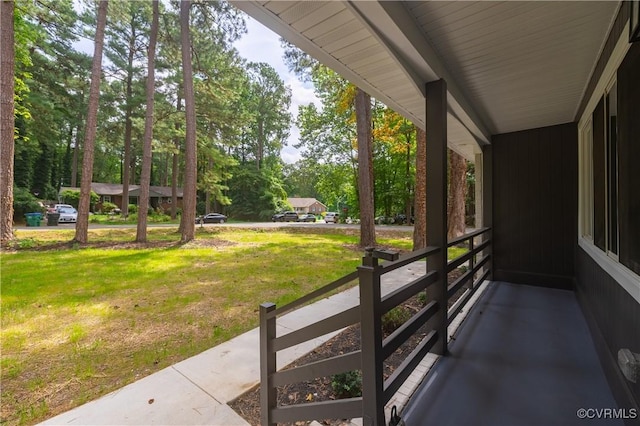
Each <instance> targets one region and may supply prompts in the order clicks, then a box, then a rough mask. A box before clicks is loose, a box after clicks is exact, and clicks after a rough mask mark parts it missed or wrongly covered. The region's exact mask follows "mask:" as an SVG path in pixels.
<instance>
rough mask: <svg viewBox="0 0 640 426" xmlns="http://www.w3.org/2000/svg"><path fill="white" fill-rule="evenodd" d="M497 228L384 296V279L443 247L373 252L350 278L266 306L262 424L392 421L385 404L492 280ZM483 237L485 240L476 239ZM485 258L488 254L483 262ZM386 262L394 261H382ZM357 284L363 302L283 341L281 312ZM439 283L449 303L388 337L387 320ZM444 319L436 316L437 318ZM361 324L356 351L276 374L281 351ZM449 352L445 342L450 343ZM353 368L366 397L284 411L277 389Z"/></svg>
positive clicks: (436, 304) (430, 308)
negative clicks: (405, 347) (387, 367)
mask: <svg viewBox="0 0 640 426" xmlns="http://www.w3.org/2000/svg"><path fill="white" fill-rule="evenodd" d="M489 234H490V229H489V228H484V229H480V230H478V231H475V232H472V233H470V234H467V235H464V236H462V237H460V238H457V239H455V240H453V241H450V242H449V243H448V246H449V247H451V246H454V245H461V244H463V243H464V244H466V245H467V247H468V250H467V252H465V253H464V254H463V255H461V256H459V257H458V258H455V259H453V260H451V261H450V262H449V263H448V265H447V268H446V270H445V271H440V270H437V269H436V270H428V272H426V273H425V275H423V276H421V277H419V278H417V279H416V280H414V281H412V282H410V283H407V284H405V285H403V286H402V287H400V288H398V289H396V290H394V291H393V292H391V293H389V294H387V295H385V296H384V297H383V296H382V295H381V277H382V276H383V275H384V274H387V273H389V272H392V271H395V270H397V269H398V268H401V267H403V266H406V265H408V264H411V263H413V262H416V261H419V260H422V259H427V264H428V258H429V257H430V256H432V255H434V254H436V253H439V252H440V250H441V248H439V247H427V248H425V249H422V250H417V251H415V252H412V253H409V254H407V255H404V256H402V257H400V256H398V254H397V253H395V252H391V251H384V250H375V249H368V250H367V251H366V252H365V256H364V257H363V259H362V266H359V267H358V270H357V271H354V272H352V273H351V274H348V275H346V276H344V277H342V278H340V279H339V280H336V281H334V282H332V283H330V284H328V285H326V286H324V287H322V288H320V289H318V290H316V291H314V292H312V293H310V294H308V295H306V296H304V297H302V298H300V299H298V300H296V301H294V302H292V303H290V304H288V305H285V306H283V307H281V308H276V306H275V305H274V304H273V303H264V304H262V305H261V306H260V376H261V377H260V380H261V387H260V403H261V423H262V424H263V425H273V424H275V423H278V422H294V421H298V420H314V419H325V418H353V417H363V418H364V419H365V424H373V425H379V426H382V425H384V424H385V415H384V406H385V404H386V403H387V402H388V401H389V400H390V399H391V397H392V396H393V395H394V394H395V392H396V391H397V390H398V389H399V388H400V386H401V385H402V384H403V383H404V382H405V380H406V379H407V377H409V375H410V374H411V373H412V372H413V370H414V369H415V367H416V366H417V365H418V364H419V363H420V361H421V360H422V359H423V358H424V356H425V355H426V353H427V352H429V350H430V349H431V348H432V347H433V346H434V345H435V343H436V342H437V341H438V339H439V338H443V336H439V335H438V331H437V330H438V329H440V330H441V329H442V326H443V324H442V323H440V321H444V323H445V324H449V323H450V322H451V320H452V319H453V318H454V317H455V316H456V315H457V314H459V313H460V311H461V309H462V307H463V306H464V304H465V303H466V302H467V301H469V299H470V298H471V296H472V295H473V293H474V292H475V291H476V290H477V288H478V287H479V286H480V284H481V283H482V281H483V280H484V279H486V278H487V277H489V276H490V265H491V241H490V238H489ZM477 239H480V240H481V241H478V242H476V240H477ZM480 256H481V257H480ZM379 260H387V261H388V262H386V263H384V264H379V263H378V262H379ZM463 265H465V266H466V267H467V270H466V272H465V273H464V274H463V275H461V276H460V277H459V278H458V279H457V280H456V281H455V282H453V283H452V284H451V285H448V286H447V284H446V283H447V279H446V276H447V274H448V273H449V272H450V271H452V270H454V269H456V268H458V267H460V266H463ZM356 279H357V280H358V284H359V291H360V305H359V306H355V307H353V308H350V309H347V310H345V311H342V312H340V313H338V314H335V315H332V316H330V317H328V318H325V319H322V320H320V321H318V322H316V323H313V324H311V325H308V326H305V327H302V328H300V329H298V330H295V331H292V332H290V333H288V334H285V335H283V336H280V337H277V336H276V320H277V317H278V316H280V315H284V314H286V313H287V312H290V311H291V310H293V309H295V308H297V307H299V306H301V305H303V304H305V303H307V302H309V301H311V300H314V299H317V298H318V297H321V296H323V295H325V294H327V293H329V292H331V291H334V290H336V289H338V288H340V287H342V286H345V285H347V284H349V283H351V282H353V281H355V280H356ZM434 285H442V286H447V287H446V288H447V290H446V291H443V292H439V294H443V295H444V298H442V297H441V298H440V300H431V301H429V302H428V303H427V304H426V305H425V306H424V307H423V308H422V309H421V310H420V311H419V312H417V313H416V314H415V315H413V316H412V317H411V318H410V319H409V320H408V321H407V322H405V323H404V324H403V325H401V326H400V327H399V328H398V329H396V330H395V331H394V332H393V333H391V334H390V335H389V336H387V337H386V338H384V339H383V335H382V316H383V315H384V314H385V313H387V312H389V311H390V310H391V309H393V308H394V307H396V306H398V305H400V304H402V303H404V302H405V301H406V300H407V299H409V298H411V297H413V296H415V295H416V294H418V293H420V292H423V291H427V290H428V289H429V287H431V286H434ZM461 288H466V290H465V292H464V294H462V296H461V297H460V299H458V301H457V302H456V303H455V304H454V305H453V306H452V307H451V308H450V309H449V310H448V312H447V308H446V307H447V302H448V299H449V298H450V297H451V296H452V295H454V294H455V293H457V292H458V290H460V289H461ZM438 313H439V314H440V315H436V314H438ZM358 322H359V323H360V326H361V328H360V330H361V347H360V348H356V349H355V350H354V351H352V352H350V353H346V354H343V355H339V356H334V357H331V358H327V359H323V360H321V361H316V362H313V363H310V364H306V365H303V366H299V367H295V368H291V369H288V370H283V371H276V354H277V352H278V351H281V350H283V349H286V348H290V347H292V346H295V345H297V344H299V343H302V342H306V341H308V340H312V339H316V338H318V337H320V336H323V335H325V334H327V333H330V332H334V331H337V330H341V329H342V328H344V327H348V326H350V325H353V324H356V323H358ZM425 325H426V327H427V331H426V334H425V336H424V338H422V340H421V341H420V343H419V344H418V345H417V346H416V347H415V349H413V351H412V352H411V353H410V354H409V355H408V356H407V357H406V358H405V359H404V361H403V362H402V363H401V364H400V365H399V366H398V367H397V368H396V369H395V371H394V372H393V373H392V374H391V376H390V377H388V378H387V379H386V380H384V376H383V366H384V361H385V360H386V359H387V358H388V357H389V356H390V355H391V354H393V353H394V352H395V351H396V350H397V349H398V348H399V347H400V346H401V345H402V344H404V343H405V342H406V341H407V340H408V339H409V338H411V337H412V336H413V335H414V334H415V333H416V332H417V331H418V330H422V332H424V326H425ZM445 347H446V343H445ZM353 370H360V371H361V372H362V396H361V397H355V398H347V399H339V400H333V401H323V402H309V403H305V404H296V405H287V406H278V405H277V387H278V386H283V385H287V384H291V383H298V382H301V381H305V380H312V379H315V378H318V377H326V376H331V375H334V374H338V373H344V372H348V371H353Z"/></svg>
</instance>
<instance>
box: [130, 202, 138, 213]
mask: <svg viewBox="0 0 640 426" xmlns="http://www.w3.org/2000/svg"><path fill="white" fill-rule="evenodd" d="M132 213H138V206H136V205H135V204H129V214H132Z"/></svg>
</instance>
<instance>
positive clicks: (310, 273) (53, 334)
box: [0, 226, 411, 424]
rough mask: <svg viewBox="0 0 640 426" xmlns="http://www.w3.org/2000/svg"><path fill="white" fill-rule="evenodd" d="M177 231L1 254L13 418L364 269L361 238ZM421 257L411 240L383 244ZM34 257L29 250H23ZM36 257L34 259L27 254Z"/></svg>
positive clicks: (93, 236)
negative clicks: (186, 239) (143, 243)
mask: <svg viewBox="0 0 640 426" xmlns="http://www.w3.org/2000/svg"><path fill="white" fill-rule="evenodd" d="M309 232H310V231H309V230H306V231H303V230H289V231H285V230H273V229H268V230H259V229H256V230H249V229H239V228H232V227H220V226H213V227H205V228H200V227H198V229H197V239H196V240H195V241H193V242H191V243H189V244H187V245H184V246H181V245H179V244H177V241H178V239H179V236H178V234H176V233H175V228H154V229H150V230H149V240H150V244H149V245H148V246H147V247H140V246H138V245H135V244H131V243H129V242H130V241H132V240H133V238H134V235H135V229H106V230H93V231H90V241H91V244H89V245H88V246H85V247H78V246H77V245H75V246H74V245H72V244H69V243H66V242H67V241H69V240H70V239H71V238H72V237H73V231H72V230H60V231H58V230H56V231H46V232H38V231H30V230H29V231H26V230H22V231H18V233H17V236H18V238H19V240H18V242H17V243H16V246H17V247H18V248H19V249H18V250H17V251H15V252H4V253H2V254H0V260H1V262H2V269H1V273H2V287H1V295H2V301H1V309H2V327H1V332H0V333H1V334H0V338H1V345H2V346H1V349H2V355H1V367H2V376H1V380H2V409H1V410H2V411H1V416H2V418H1V421H2V423H6V424H33V423H36V422H39V421H42V420H44V419H45V418H48V417H51V416H53V415H55V414H58V413H60V412H63V411H65V410H68V409H70V408H72V407H74V406H77V405H80V404H82V403H84V402H87V401H89V400H92V399H95V398H96V397H98V396H100V395H103V394H105V393H107V392H109V391H112V390H114V389H117V388H120V387H122V386H124V385H126V384H127V383H130V382H132V381H134V380H136V379H139V378H141V377H143V376H145V375H148V374H150V373H152V372H154V371H157V370H160V369H162V368H164V367H166V366H168V365H171V364H173V363H175V362H177V361H180V360H182V359H185V358H188V357H190V356H193V355H195V354H198V353H200V352H202V351H204V350H206V349H208V348H210V347H212V346H214V345H216V344H219V343H221V342H223V341H225V340H228V339H229V338H231V337H233V336H236V335H238V334H240V333H242V332H244V331H247V330H249V329H251V328H253V327H256V326H257V325H258V315H257V311H258V305H259V304H260V303H262V302H264V301H271V302H274V303H276V304H277V305H282V304H284V303H287V302H289V301H292V300H294V299H296V298H298V297H300V296H302V295H304V294H306V293H308V292H310V291H312V290H313V289H316V288H318V287H320V286H322V285H324V284H327V283H329V282H330V281H332V280H334V279H336V278H338V277H340V276H342V275H344V274H346V273H349V272H351V271H353V270H354V268H355V267H356V266H357V265H358V264H359V262H360V257H361V256H362V252H361V251H360V250H357V249H356V244H357V238H358V237H357V235H355V234H354V232H353V231H345V232H346V233H351V235H346V234H344V233H342V234H338V233H336V232H340V231H329V230H328V229H322V230H319V231H318V232H319V233H314V234H310V233H309ZM378 241H379V243H380V244H382V245H385V246H389V247H396V248H399V249H403V250H409V249H410V248H411V235H410V234H409V233H406V234H405V233H392V234H389V235H387V236H382V235H381V236H380V237H379V238H378ZM20 247H22V249H20ZM25 248H31V249H25Z"/></svg>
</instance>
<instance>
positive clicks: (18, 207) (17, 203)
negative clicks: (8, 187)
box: [13, 187, 44, 220]
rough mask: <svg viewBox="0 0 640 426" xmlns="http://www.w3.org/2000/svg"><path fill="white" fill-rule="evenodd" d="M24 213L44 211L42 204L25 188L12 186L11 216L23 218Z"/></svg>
mask: <svg viewBox="0 0 640 426" xmlns="http://www.w3.org/2000/svg"><path fill="white" fill-rule="evenodd" d="M25 213H44V209H43V207H42V204H41V203H40V201H38V199H37V198H36V197H35V195H33V194H32V193H31V192H29V190H28V189H26V188H18V187H14V188H13V217H14V219H19V220H22V219H24V214H25Z"/></svg>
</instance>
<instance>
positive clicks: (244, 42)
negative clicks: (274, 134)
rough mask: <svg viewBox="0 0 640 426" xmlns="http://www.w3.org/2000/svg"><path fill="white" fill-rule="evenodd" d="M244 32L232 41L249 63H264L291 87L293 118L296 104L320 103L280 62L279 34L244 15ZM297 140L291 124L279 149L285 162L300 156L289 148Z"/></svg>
mask: <svg viewBox="0 0 640 426" xmlns="http://www.w3.org/2000/svg"><path fill="white" fill-rule="evenodd" d="M246 22H247V31H248V33H247V34H245V35H244V36H243V37H242V38H241V39H240V40H238V41H236V42H235V43H234V46H235V48H236V49H238V52H240V56H242V57H243V58H245V59H247V60H249V61H251V62H266V63H267V64H269V65H271V66H272V67H273V68H274V69H275V70H276V71H277V72H278V74H279V75H280V78H282V80H283V81H284V83H285V85H287V86H289V87H290V88H291V106H290V107H289V112H290V113H291V116H292V117H293V118H294V119H295V118H296V117H297V115H298V106H300V105H309V104H310V103H315V104H316V105H317V106H320V105H321V103H320V101H319V99H318V98H317V97H316V95H315V93H314V92H313V85H312V84H311V83H304V82H302V81H300V80H299V79H298V77H297V76H296V75H295V74H294V73H292V72H290V71H289V69H288V68H287V66H286V65H285V63H284V61H283V54H284V50H283V49H282V47H281V46H280V36H278V35H277V34H276V33H274V32H272V31H271V30H269V29H268V28H266V27H265V26H263V25H262V24H260V23H259V22H257V21H256V20H255V19H253V18H250V17H247V21H246ZM299 139H300V130H299V129H298V128H297V127H296V126H295V125H293V126H292V127H291V132H290V135H289V138H288V140H287V146H286V147H284V148H283V149H282V152H281V156H282V160H283V161H284V162H285V163H294V162H295V161H297V160H299V159H300V152H299V151H298V150H297V149H296V148H294V147H293V145H294V144H296V143H298V141H299Z"/></svg>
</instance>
